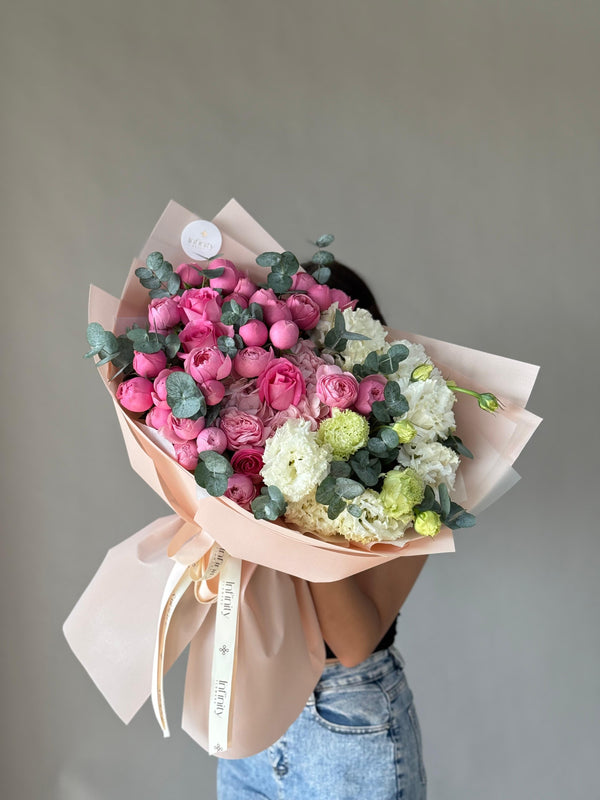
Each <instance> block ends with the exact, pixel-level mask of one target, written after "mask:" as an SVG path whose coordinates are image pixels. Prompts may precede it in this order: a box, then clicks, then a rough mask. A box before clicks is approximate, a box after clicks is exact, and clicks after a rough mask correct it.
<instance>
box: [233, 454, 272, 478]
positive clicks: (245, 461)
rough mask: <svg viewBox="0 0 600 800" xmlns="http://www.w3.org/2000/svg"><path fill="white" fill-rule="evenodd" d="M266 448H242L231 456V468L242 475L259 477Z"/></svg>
mask: <svg viewBox="0 0 600 800" xmlns="http://www.w3.org/2000/svg"><path fill="white" fill-rule="evenodd" d="M263 453H264V447H241V448H240V449H239V450H236V451H235V453H234V454H233V455H232V456H231V466H232V467H233V469H234V470H235V471H236V472H239V473H241V474H242V475H251V476H252V475H259V474H260V471H261V469H262V468H263Z"/></svg>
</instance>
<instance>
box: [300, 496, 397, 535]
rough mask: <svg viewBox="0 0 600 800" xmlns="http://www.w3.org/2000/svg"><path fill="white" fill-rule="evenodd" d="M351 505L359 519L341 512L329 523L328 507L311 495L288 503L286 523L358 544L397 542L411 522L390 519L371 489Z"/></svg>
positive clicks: (346, 512) (303, 529) (310, 531)
mask: <svg viewBox="0 0 600 800" xmlns="http://www.w3.org/2000/svg"><path fill="white" fill-rule="evenodd" d="M352 502H353V503H355V504H356V505H358V506H359V507H360V508H361V509H362V510H363V513H362V515H361V516H360V517H358V518H357V517H353V516H352V514H349V513H348V511H342V513H341V514H340V515H339V516H338V517H336V519H334V520H331V519H329V517H328V516H327V506H325V505H323V504H322V503H318V502H317V501H316V499H315V492H314V491H313V492H311V493H310V494H308V495H307V496H306V497H304V498H303V499H302V500H300V501H299V502H292V503H288V507H287V510H286V513H285V520H286V522H289V523H292V524H294V525H296V526H297V527H298V528H299V529H300V530H302V531H306V532H309V533H316V534H317V535H320V536H343V537H344V538H345V539H347V540H348V541H351V542H359V543H361V544H368V543H369V542H383V541H393V540H395V539H400V538H402V536H403V534H404V531H405V530H406V528H407V527H408V526H409V525H410V524H411V522H412V521H413V517H412V516H411V515H407V516H406V517H402V518H400V519H393V518H392V517H390V516H389V515H388V514H386V512H385V509H384V508H383V505H382V503H381V500H380V498H379V494H378V493H377V492H375V491H374V490H373V489H366V490H365V491H364V492H363V493H362V494H361V495H359V496H358V497H355V498H354V499H353V500H352Z"/></svg>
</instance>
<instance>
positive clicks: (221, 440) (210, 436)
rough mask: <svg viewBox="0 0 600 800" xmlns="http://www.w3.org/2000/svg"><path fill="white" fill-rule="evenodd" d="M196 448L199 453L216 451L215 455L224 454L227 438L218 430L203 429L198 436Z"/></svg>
mask: <svg viewBox="0 0 600 800" xmlns="http://www.w3.org/2000/svg"><path fill="white" fill-rule="evenodd" d="M196 447H197V449H198V452H199V453H202V452H203V451H204V450H216V452H217V453H224V452H225V450H226V449H227V436H225V432H224V431H222V430H221V429H220V428H204V430H202V431H200V433H199V434H198V438H197V439H196Z"/></svg>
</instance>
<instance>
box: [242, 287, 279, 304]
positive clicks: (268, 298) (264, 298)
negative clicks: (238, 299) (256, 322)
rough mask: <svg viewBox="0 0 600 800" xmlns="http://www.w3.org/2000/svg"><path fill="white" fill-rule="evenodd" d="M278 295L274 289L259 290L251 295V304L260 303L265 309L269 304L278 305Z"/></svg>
mask: <svg viewBox="0 0 600 800" xmlns="http://www.w3.org/2000/svg"><path fill="white" fill-rule="evenodd" d="M276 302H277V295H276V294H275V292H274V291H273V289H257V290H256V291H255V292H254V294H252V295H250V300H249V303H248V305H249V304H250V303H258V304H259V306H262V307H263V308H264V307H265V306H266V305H269V303H276Z"/></svg>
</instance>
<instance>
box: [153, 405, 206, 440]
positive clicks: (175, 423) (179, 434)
mask: <svg viewBox="0 0 600 800" xmlns="http://www.w3.org/2000/svg"><path fill="white" fill-rule="evenodd" d="M204 425H205V422H204V417H199V418H198V419H186V418H183V417H174V416H173V413H172V412H171V414H169V416H168V417H167V420H166V422H165V424H164V425H163V426H162V428H161V429H160V432H161V433H162V435H163V436H164V437H165V439H168V440H169V441H170V442H187V441H191V440H192V439H196V438H197V436H198V434H199V433H200V431H201V430H202V429H203V428H204Z"/></svg>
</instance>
